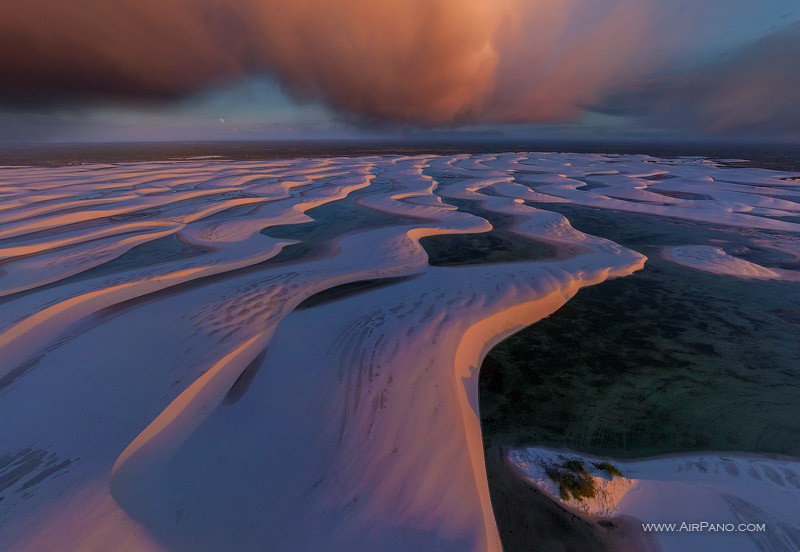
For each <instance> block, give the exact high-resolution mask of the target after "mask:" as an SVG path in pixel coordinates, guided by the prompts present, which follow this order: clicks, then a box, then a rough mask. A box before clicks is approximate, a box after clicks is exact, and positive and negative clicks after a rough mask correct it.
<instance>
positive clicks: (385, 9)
mask: <svg viewBox="0 0 800 552" xmlns="http://www.w3.org/2000/svg"><path fill="white" fill-rule="evenodd" d="M0 72H2V74H0V141H2V142H12V143H19V142H72V141H151V140H156V141H160V140H165V141H168V140H287V139H315V140H318V139H373V138H375V139H377V138H381V139H412V140H413V139H420V140H425V139H431V138H443V139H455V138H465V139H469V138H476V139H490V138H498V139H505V138H508V139H526V138H529V139H547V138H552V139H559V140H560V139H577V140H586V139H607V138H615V139H634V140H686V139H693V140H694V139H708V140H743V141H750V140H754V141H755V140H757V141H764V140H767V141H791V142H797V141H800V3H798V1H797V0H694V1H688V0H381V1H380V2H378V1H375V0H294V1H292V2H285V1H280V0H170V1H169V2H163V1H162V0H0Z"/></svg>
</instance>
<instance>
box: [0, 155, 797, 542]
mask: <svg viewBox="0 0 800 552" xmlns="http://www.w3.org/2000/svg"><path fill="white" fill-rule="evenodd" d="M654 174H669V175H672V176H674V177H675V178H672V179H667V180H664V179H660V180H648V179H647V178H646V177H648V176H652V175H654ZM785 176H787V175H785V174H783V173H776V172H770V171H759V170H756V169H730V168H722V167H718V166H716V165H714V164H713V163H710V162H707V161H703V160H697V159H685V160H673V161H662V160H658V159H655V158H651V157H646V156H602V155H577V154H576V155H565V154H539V153H536V154H522V153H510V154H492V155H477V156H473V155H456V156H450V157H438V156H419V157H403V156H385V157H364V158H353V159H350V158H329V159H299V160H284V161H269V162H256V161H243V162H217V161H209V160H189V161H184V162H175V163H170V162H158V163H138V164H119V165H116V164H111V165H86V166H72V167H63V168H33V167H27V168H25V167H22V168H4V169H3V170H2V172H0V193H2V194H3V205H2V206H0V301H2V302H0V419H3V420H4V421H5V422H6V423H4V424H2V425H1V426H0V447H1V448H0V459H3V462H0V481H2V482H3V483H2V485H0V496H1V497H2V498H3V500H1V501H0V543H7V544H4V546H7V548H8V549H10V550H31V551H39V550H52V549H58V550H67V551H71V550H75V551H77V550H80V551H94V550H97V551H107V550H137V551H138V550H170V551H173V550H175V551H178V550H180V551H183V550H193V551H202V550H223V549H224V550H256V549H261V548H263V547H265V546H266V547H268V549H270V550H287V551H296V550H347V551H351V550H457V551H463V550H476V551H477V550H499V549H500V543H499V539H498V535H497V530H496V527H495V523H494V518H493V515H492V510H491V503H490V501H489V495H488V489H487V484H486V474H485V469H484V465H483V450H482V444H481V438H480V426H479V418H478V413H477V378H478V369H479V367H480V363H481V360H482V358H483V356H484V355H485V354H486V352H487V351H488V349H489V348H490V347H491V346H492V345H493V344H495V343H497V342H498V341H499V340H501V339H503V338H504V337H506V336H508V335H510V334H511V333H513V332H515V331H517V330H519V329H521V328H522V327H524V326H526V325H528V324H531V323H533V322H536V321H537V320H539V319H541V318H543V317H545V316H547V315H549V314H550V313H552V312H553V311H555V310H556V309H558V308H559V307H560V306H561V305H563V304H564V303H565V302H566V301H568V300H569V299H570V297H572V296H573V295H574V294H575V293H576V292H577V291H578V290H579V289H580V288H581V287H583V286H587V285H593V284H598V283H601V282H602V281H604V280H605V279H607V278H609V277H622V276H626V275H628V274H631V273H632V272H634V271H636V270H638V269H639V268H641V267H642V266H643V264H644V262H645V258H644V256H642V255H641V254H639V253H637V252H634V251H631V250H629V249H627V248H625V247H622V246H620V245H618V244H616V243H614V242H611V241H609V240H607V239H604V238H603V237H599V236H598V237H596V236H589V235H586V234H584V233H582V232H579V231H578V230H576V229H574V228H572V226H571V225H570V224H569V221H568V220H567V219H566V218H565V217H563V216H562V215H560V214H557V213H554V212H551V211H547V210H545V209H544V208H537V207H534V206H532V205H527V204H525V203H524V202H525V201H536V202H541V203H540V206H541V205H544V206H546V205H547V204H548V203H575V204H580V205H588V206H592V207H599V208H611V209H619V210H624V211H633V212H640V213H646V214H656V215H665V216H670V217H677V218H683V219H688V220H702V221H705V222H712V223H715V224H719V225H731V226H736V227H738V226H746V227H748V228H759V229H767V230H769V231H770V232H771V233H770V234H765V235H764V236H762V237H761V238H760V239H763V240H766V242H767V244H766V245H772V246H774V247H775V248H776V249H780V250H781V251H789V250H791V248H792V247H793V246H792V245H791V244H792V243H793V240H794V239H795V238H787V237H786V236H795V234H796V233H797V232H798V231H800V225H798V224H796V223H793V222H790V219H787V220H781V217H782V216H784V215H786V216H796V215H798V214H800V202H795V201H794V199H795V195H796V193H797V192H798V190H800V186H798V184H797V183H796V182H791V181H788V180H784V179H783V178H784V177H785ZM587 184H597V185H602V186H600V187H593V186H588V185H587ZM582 186H584V187H591V189H589V190H581V187H582ZM658 191H661V192H669V194H671V195H669V194H668V195H664V193H656V192H658ZM701 194H702V197H703V199H697V198H698V197H700V196H701ZM459 202H466V203H468V204H469V205H471V206H473V207H474V208H475V209H477V211H476V210H475V209H470V212H466V211H464V210H457V209H456V208H455V204H456V203H459ZM459 204H460V203H459ZM317 207H320V210H319V211H314V210H313V209H315V208H317ZM326 208H331V209H334V211H332V212H331V213H332V214H328V215H325V214H321V215H317V213H324V209H326ZM475 212H478V213H481V212H482V213H485V214H486V215H487V216H486V218H484V217H482V216H480V215H479V214H472V213H475ZM490 214H491V215H492V216H497V217H507V218H508V219H509V220H510V221H511V226H510V227H511V229H512V230H513V231H515V232H516V233H517V234H519V235H520V236H522V237H526V238H529V239H532V240H538V241H541V242H545V243H547V244H549V245H551V246H553V247H554V248H555V249H556V251H557V254H556V255H555V256H554V257H552V258H548V259H544V260H538V261H533V260H529V259H526V258H524V255H523V257H522V258H521V259H520V262H514V263H504V264H477V265H470V266H452V267H450V266H448V267H434V266H430V265H429V264H428V262H427V261H428V258H427V255H426V253H425V251H424V249H423V248H422V247H421V246H420V244H419V240H420V239H421V238H424V237H426V236H436V235H446V234H465V233H479V232H487V231H490V230H492V224H491V223H490V222H489V221H488V220H487V219H489V218H491V217H490V216H489V215H490ZM315 217H319V220H316V219H315ZM304 225H308V228H312V227H313V228H314V230H313V231H311V232H309V235H308V236H305V235H304V234H303V233H302V232H296V233H295V234H293V235H296V236H299V237H297V238H295V237H292V238H282V237H280V236H282V235H285V234H283V233H282V232H284V231H286V229H287V228H288V229H300V228H302V227H304ZM315 225H316V226H315ZM277 227H280V228H277ZM298 240H306V242H307V243H305V244H304V246H305V247H307V250H301V251H302V253H301V254H298V255H296V256H294V257H293V256H291V255H289V256H286V257H284V256H283V255H281V253H282V252H285V253H287V254H289V253H291V252H292V251H293V249H291V247H293V248H297V247H300V246H299V245H292V244H297V242H298ZM787 244H788V245H787ZM290 246H291V247H290ZM287 247H290V248H289V249H287ZM142 248H146V249H142ZM787 248H788V249H787ZM769 270H771V269H769ZM372 280H379V281H380V282H383V283H384V284H385V285H382V286H380V287H373V288H364V289H362V290H360V291H359V292H358V293H350V294H347V293H344V294H343V295H341V296H338V297H337V298H335V300H334V299H329V300H325V299H324V297H323V296H321V295H318V294H320V293H322V292H325V291H326V290H331V289H333V288H337V289H345V288H339V286H345V285H346V284H350V283H353V282H361V281H363V282H369V281H372ZM380 282H379V283H380ZM314 296H316V298H317V299H318V300H317V301H316V302H314V303H313V304H310V305H306V304H305V303H304V301H306V300H307V299H309V298H311V297H314ZM298 307H302V308H298Z"/></svg>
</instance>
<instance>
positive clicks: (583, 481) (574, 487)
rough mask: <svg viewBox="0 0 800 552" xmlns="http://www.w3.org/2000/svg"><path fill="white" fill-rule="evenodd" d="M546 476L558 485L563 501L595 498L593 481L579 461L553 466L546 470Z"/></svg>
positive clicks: (569, 461)
mask: <svg viewBox="0 0 800 552" xmlns="http://www.w3.org/2000/svg"><path fill="white" fill-rule="evenodd" d="M547 476H548V477H549V478H550V479H552V480H553V481H554V482H555V483H556V484H557V485H558V492H559V494H560V495H561V498H562V499H563V500H569V499H570V497H572V498H574V499H575V500H583V499H584V498H594V496H595V486H594V480H593V479H592V476H591V475H589V473H588V472H587V471H586V468H584V467H583V463H582V462H580V461H579V460H568V461H566V462H564V463H563V464H562V465H561V466H554V467H552V468H550V469H548V470H547Z"/></svg>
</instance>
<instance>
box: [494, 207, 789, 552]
mask: <svg viewBox="0 0 800 552" xmlns="http://www.w3.org/2000/svg"><path fill="white" fill-rule="evenodd" d="M537 207H541V208H544V209H549V210H553V211H558V212H560V213H562V214H564V215H565V216H567V218H569V220H570V222H571V223H572V225H573V226H574V227H575V228H577V229H579V230H582V231H584V232H587V233H591V234H594V235H598V236H603V237H607V238H609V239H612V240H614V241H616V242H617V243H621V244H623V245H626V246H628V247H631V248H632V249H635V250H636V251H639V252H641V253H644V254H645V255H647V256H648V257H649V260H648V262H647V265H646V267H645V268H644V269H643V270H642V271H640V272H638V273H636V274H635V275H633V276H629V277H626V278H622V279H618V280H612V281H607V282H605V283H603V284H601V285H598V286H594V287H590V288H586V289H583V290H582V291H580V292H579V293H578V295H577V296H576V297H574V298H573V299H572V300H570V301H569V302H568V303H567V304H566V305H565V306H564V307H562V308H561V309H559V310H558V311H557V312H556V313H554V314H553V315H552V316H550V317H549V318H547V319H545V320H542V321H540V322H538V323H536V324H534V325H533V326H530V327H529V328H527V329H525V330H523V331H522V332H520V333H518V334H516V335H514V336H512V337H510V338H509V339H507V340H505V341H504V342H502V343H500V344H499V345H498V346H497V347H495V348H494V349H493V350H492V351H491V352H490V353H489V355H488V356H487V358H486V360H485V361H484V363H483V366H482V367H481V372H480V414H481V423H482V429H483V437H484V445H485V451H486V467H487V475H488V481H489V491H490V493H491V497H492V507H493V509H494V512H495V518H496V520H497V525H498V529H499V531H500V537H501V539H502V541H503V547H504V550H505V551H506V552H516V551H519V552H523V551H524V552H527V551H528V550H574V551H576V552H577V551H580V552H583V551H585V550H589V549H592V548H598V547H599V548H600V549H603V548H604V547H606V546H608V548H607V549H614V548H615V545H614V544H613V543H612V544H610V545H609V544H607V543H606V542H605V539H607V538H611V539H612V541H614V542H619V541H622V540H625V535H626V534H627V533H626V529H625V528H624V527H622V526H615V525H613V524H611V525H609V526H608V527H606V526H605V525H598V524H588V523H587V524H586V525H585V526H584V525H581V526H575V525H569V524H570V520H571V521H572V522H574V521H575V519H579V518H576V516H572V515H568V514H565V513H563V512H562V517H561V518H560V521H558V522H556V521H555V520H556V519H558V514H557V512H556V511H555V510H554V509H553V508H551V507H550V506H549V505H548V501H547V500H546V499H545V497H544V496H543V495H542V494H541V493H539V492H537V491H536V490H535V489H534V488H533V487H532V486H530V485H528V486H527V487H526V489H523V488H522V486H523V485H524V483H520V484H518V485H515V484H514V483H513V481H512V480H513V478H515V477H517V476H516V474H514V473H513V472H512V471H511V470H509V469H508V467H507V465H505V464H504V463H503V462H501V461H499V460H498V458H502V457H503V454H504V448H505V447H507V446H515V445H523V446H524V445H551V446H558V447H566V448H570V449H573V450H577V451H583V452H587V453H595V454H601V455H608V456H620V457H624V456H628V457H633V456H640V455H650V454H661V453H668V452H677V451H690V450H737V451H752V452H778V453H785V454H792V455H798V454H800V339H798V338H797V335H798V334H800V315H799V314H798V313H800V284H798V283H788V282H765V281H748V280H739V279H735V278H726V277H722V276H716V275H713V274H706V273H703V272H698V271H695V270H691V269H688V268H684V267H681V266H679V265H676V264H674V263H670V262H667V261H664V260H662V259H661V258H660V257H659V249H660V247H662V246H666V245H681V244H690V243H708V242H707V240H710V239H717V240H721V243H722V244H723V245H724V246H725V247H728V246H729V245H735V246H737V247H738V251H739V253H737V254H740V255H744V256H745V257H746V258H748V259H749V260H752V261H754V262H759V263H761V264H769V263H774V264H775V265H779V264H780V263H784V262H786V261H787V260H786V259H780V258H776V256H775V255H774V254H773V252H769V251H765V250H764V249H763V248H761V247H759V246H758V245H757V244H755V243H754V241H753V240H756V239H758V238H759V236H761V235H762V234H763V233H762V232H759V231H754V230H740V229H732V228H726V227H710V226H708V225H701V224H696V223H691V222H686V221H681V220H675V219H666V218H661V217H652V216H646V215H635V214H630V213H616V212H613V211H604V210H602V211H601V210H597V209H591V208H585V207H577V206H569V205H552V204H551V205H537ZM787 268H788V267H787ZM596 467H597V468H598V469H603V470H604V471H605V472H606V473H607V474H608V475H609V476H612V477H613V476H618V473H615V472H618V471H619V470H617V469H616V468H614V467H613V466H602V465H601V464H598V465H597V466H596ZM612 468H613V469H612ZM575 480H576V481H575V482H572V481H569V482H567V487H566V488H565V491H568V492H570V493H572V490H571V489H572V488H574V487H575V485H574V484H573V483H578V484H580V478H578V477H575ZM525 490H527V493H525V492H524V491H525ZM578 492H579V494H580V492H581V491H580V488H579V490H578ZM526 512H527V513H526ZM546 512H549V514H550V515H551V516H552V517H551V518H549V519H552V520H553V521H554V522H553V523H551V524H550V525H548V529H547V530H538V529H537V527H539V526H540V524H541V523H542V521H541V519H540V518H541V517H544V516H545V513H546ZM561 527H568V528H569V530H565V529H562V528H561ZM579 529H580V530H582V532H578V530H579ZM629 536H630V535H629Z"/></svg>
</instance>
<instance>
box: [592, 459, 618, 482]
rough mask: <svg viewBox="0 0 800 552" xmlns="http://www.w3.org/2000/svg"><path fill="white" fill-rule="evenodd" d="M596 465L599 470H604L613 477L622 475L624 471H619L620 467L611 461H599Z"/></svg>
mask: <svg viewBox="0 0 800 552" xmlns="http://www.w3.org/2000/svg"><path fill="white" fill-rule="evenodd" d="M594 467H595V468H597V469H598V470H603V471H604V472H606V473H607V474H608V476H609V477H611V478H614V477H622V472H621V471H619V468H618V467H616V466H615V465H614V464H612V463H610V462H598V463H597V464H595V465H594Z"/></svg>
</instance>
